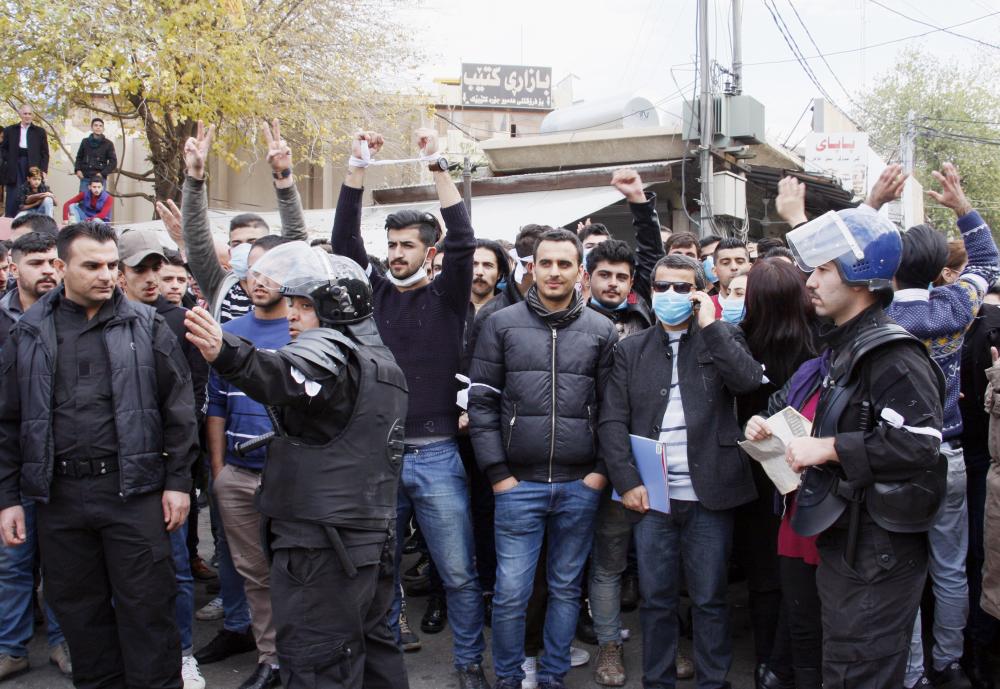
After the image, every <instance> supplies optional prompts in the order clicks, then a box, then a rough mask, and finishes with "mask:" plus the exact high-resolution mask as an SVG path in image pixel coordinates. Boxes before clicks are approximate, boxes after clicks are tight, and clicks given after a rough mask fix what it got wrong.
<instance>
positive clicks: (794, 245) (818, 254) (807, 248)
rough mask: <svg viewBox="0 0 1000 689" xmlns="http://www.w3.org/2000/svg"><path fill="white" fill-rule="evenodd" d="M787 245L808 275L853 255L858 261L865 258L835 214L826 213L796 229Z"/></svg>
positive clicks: (787, 239)
mask: <svg viewBox="0 0 1000 689" xmlns="http://www.w3.org/2000/svg"><path fill="white" fill-rule="evenodd" d="M785 241H787V242H788V248H789V249H791V251H792V254H793V255H794V256H795V262H796V263H797V264H798V266H799V268H801V269H802V271H803V272H806V273H811V272H812V271H813V270H815V269H816V268H818V267H819V266H821V265H823V264H824V263H829V262H830V261H833V260H835V259H837V258H840V257H841V256H844V255H845V254H851V255H853V256H854V258H855V259H856V260H861V259H862V258H864V256H865V252H864V251H863V249H862V247H861V245H860V244H858V242H857V240H855V238H854V235H852V234H851V231H850V229H849V228H848V227H847V225H846V224H844V221H843V220H842V219H841V218H840V216H839V215H838V214H837V212H836V211H829V212H828V213H824V214H823V215H821V216H819V217H818V218H816V219H814V220H810V221H809V222H807V223H806V224H805V225H802V226H800V227H797V228H795V229H794V230H792V231H791V232H789V233H788V234H787V235H785Z"/></svg>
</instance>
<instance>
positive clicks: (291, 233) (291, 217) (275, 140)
mask: <svg viewBox="0 0 1000 689" xmlns="http://www.w3.org/2000/svg"><path fill="white" fill-rule="evenodd" d="M261 130H262V131H263V132H264V140H265V141H267V162H268V164H269V165H270V166H271V176H272V177H273V178H274V193H275V194H276V195H277V197H278V215H279V216H281V236H282V237H284V238H285V239H291V240H296V241H299V240H301V241H307V240H308V239H309V236H308V234H307V233H306V219H305V216H304V215H303V214H302V199H300V198H299V191H298V189H297V188H296V187H295V175H293V174H292V169H293V167H294V165H293V163H292V149H291V148H290V147H289V145H288V142H287V141H285V140H284V139H282V138H281V123H280V122H278V120H277V119H274V120H272V121H271V124H268V123H266V122H265V123H264V124H263V125H261Z"/></svg>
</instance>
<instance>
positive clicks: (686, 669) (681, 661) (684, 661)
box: [677, 651, 694, 679]
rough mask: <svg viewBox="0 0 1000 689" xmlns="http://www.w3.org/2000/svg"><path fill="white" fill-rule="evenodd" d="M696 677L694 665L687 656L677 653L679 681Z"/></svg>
mask: <svg viewBox="0 0 1000 689" xmlns="http://www.w3.org/2000/svg"><path fill="white" fill-rule="evenodd" d="M692 677H694V663H693V662H692V661H691V659H690V658H688V657H687V656H686V655H684V654H683V653H681V652H680V651H677V679H691V678H692Z"/></svg>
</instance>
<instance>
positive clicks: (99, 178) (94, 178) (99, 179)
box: [87, 172, 104, 187]
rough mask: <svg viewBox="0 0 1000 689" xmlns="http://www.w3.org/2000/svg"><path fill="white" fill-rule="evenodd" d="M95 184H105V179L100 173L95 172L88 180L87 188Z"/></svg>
mask: <svg viewBox="0 0 1000 689" xmlns="http://www.w3.org/2000/svg"><path fill="white" fill-rule="evenodd" d="M94 182H100V183H101V184H104V177H103V176H102V175H101V173H100V172H95V173H94V174H93V175H91V176H90V179H88V180H87V186H88V187H89V186H90V185H91V184H93V183H94Z"/></svg>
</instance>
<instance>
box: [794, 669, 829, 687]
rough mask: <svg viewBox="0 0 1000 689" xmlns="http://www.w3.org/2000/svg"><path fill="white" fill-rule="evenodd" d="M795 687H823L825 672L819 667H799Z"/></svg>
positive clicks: (796, 670)
mask: <svg viewBox="0 0 1000 689" xmlns="http://www.w3.org/2000/svg"><path fill="white" fill-rule="evenodd" d="M794 672H795V689H823V672H822V670H820V669H819V668H818V667H797V668H795V669H794Z"/></svg>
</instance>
